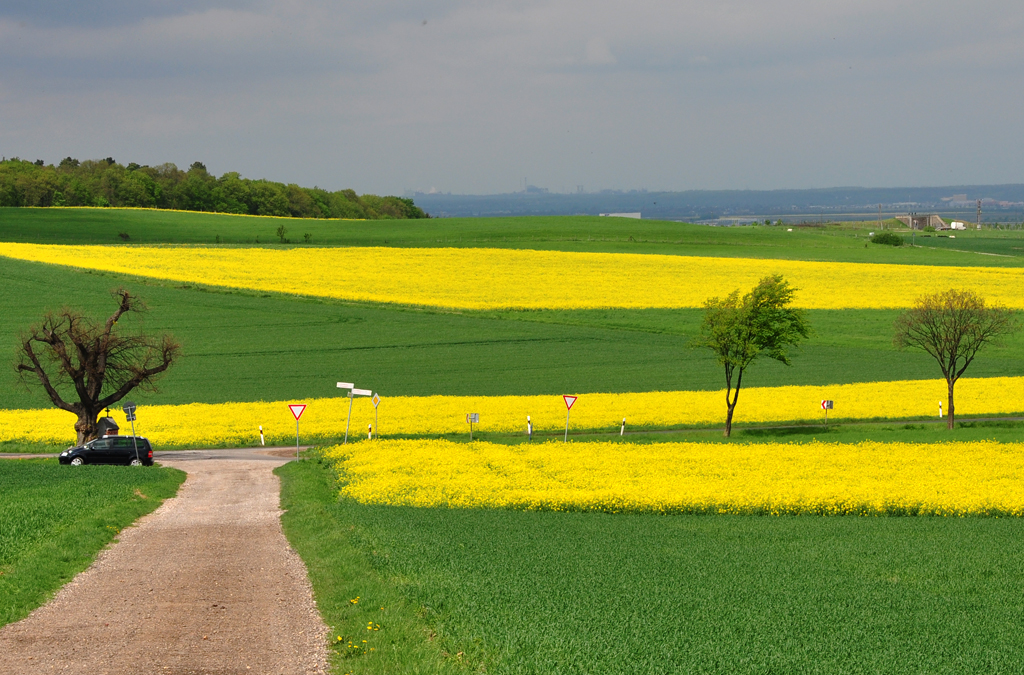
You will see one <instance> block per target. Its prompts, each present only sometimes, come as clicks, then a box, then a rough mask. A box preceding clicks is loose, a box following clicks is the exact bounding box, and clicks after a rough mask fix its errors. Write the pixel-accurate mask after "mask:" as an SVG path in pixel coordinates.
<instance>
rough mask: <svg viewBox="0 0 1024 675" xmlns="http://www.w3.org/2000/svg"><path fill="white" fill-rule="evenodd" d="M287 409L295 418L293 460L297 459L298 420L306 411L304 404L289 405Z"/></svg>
mask: <svg viewBox="0 0 1024 675" xmlns="http://www.w3.org/2000/svg"><path fill="white" fill-rule="evenodd" d="M288 409H289V410H291V411H292V415H293V416H294V417H295V459H298V458H299V418H300V417H302V413H303V412H305V410H306V404H305V403H289V404H288Z"/></svg>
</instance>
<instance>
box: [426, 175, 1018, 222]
mask: <svg viewBox="0 0 1024 675" xmlns="http://www.w3.org/2000/svg"><path fill="white" fill-rule="evenodd" d="M531 187H532V186H531ZM407 196H409V195H407ZM412 198H413V199H414V200H415V202H416V204H417V205H418V206H420V207H421V208H423V209H426V210H427V211H430V212H431V213H432V214H434V216H513V215H515V216H521V215H577V214H578V215H583V214H587V215H598V214H601V213H618V212H636V211H639V212H641V214H642V217H643V218H645V219H646V218H653V219H662V220H691V221H714V220H719V219H723V218H724V219H727V220H728V219H742V217H743V216H747V217H753V216H762V217H765V216H772V217H776V216H789V217H790V218H789V219H791V220H794V219H795V220H799V219H801V218H805V219H813V220H817V219H818V218H821V217H824V218H826V219H828V218H831V219H836V216H839V215H844V216H856V215H860V216H862V217H863V218H870V217H873V216H877V214H878V207H879V205H880V204H881V206H882V212H883V215H885V217H890V216H891V215H893V214H896V213H906V212H908V211H918V212H922V211H935V212H941V213H945V214H950V215H956V214H960V215H967V214H970V216H971V217H970V220H974V214H975V213H976V200H978V199H981V200H983V203H982V217H983V219H984V220H986V221H990V220H997V221H999V222H1007V221H1013V222H1016V221H1017V220H1018V219H1022V218H1024V184H1016V185H957V186H946V187H927V188H826V189H819V190H688V191H685V192H645V191H629V192H619V191H610V190H606V191H602V192H599V193H573V194H555V193H550V192H545V191H541V190H538V189H537V188H534V189H532V190H528V191H526V192H515V193H510V194H501V195H452V194H426V193H414V194H413V195H412Z"/></svg>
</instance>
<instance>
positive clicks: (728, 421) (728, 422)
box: [722, 403, 736, 438]
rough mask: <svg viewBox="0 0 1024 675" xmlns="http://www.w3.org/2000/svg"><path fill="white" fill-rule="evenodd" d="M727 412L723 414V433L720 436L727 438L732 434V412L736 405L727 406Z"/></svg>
mask: <svg viewBox="0 0 1024 675" xmlns="http://www.w3.org/2000/svg"><path fill="white" fill-rule="evenodd" d="M727 407H728V412H726V413H725V433H724V434H722V435H723V436H725V437H726V438H728V437H729V436H730V435H731V434H732V412H733V411H734V410H736V404H735V403H732V404H728V405H727Z"/></svg>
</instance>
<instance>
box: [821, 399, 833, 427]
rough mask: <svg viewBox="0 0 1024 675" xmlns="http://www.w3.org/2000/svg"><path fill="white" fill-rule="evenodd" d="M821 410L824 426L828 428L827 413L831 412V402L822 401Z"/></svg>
mask: <svg viewBox="0 0 1024 675" xmlns="http://www.w3.org/2000/svg"><path fill="white" fill-rule="evenodd" d="M821 409H822V410H824V411H825V426H826V427H827V426H828V411H829V410H832V401H822V402H821Z"/></svg>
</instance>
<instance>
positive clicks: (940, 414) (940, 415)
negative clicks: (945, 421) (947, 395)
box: [939, 401, 942, 420]
mask: <svg viewBox="0 0 1024 675" xmlns="http://www.w3.org/2000/svg"><path fill="white" fill-rule="evenodd" d="M939 419H940V420H941V419H942V401H939Z"/></svg>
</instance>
